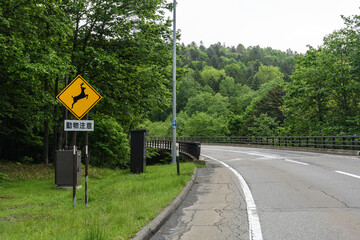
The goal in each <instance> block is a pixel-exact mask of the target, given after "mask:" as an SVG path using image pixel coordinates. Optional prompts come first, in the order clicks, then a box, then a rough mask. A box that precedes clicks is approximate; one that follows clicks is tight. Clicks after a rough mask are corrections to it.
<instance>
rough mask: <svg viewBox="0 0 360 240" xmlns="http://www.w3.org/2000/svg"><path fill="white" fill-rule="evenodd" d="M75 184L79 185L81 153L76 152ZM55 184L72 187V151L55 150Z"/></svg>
mask: <svg viewBox="0 0 360 240" xmlns="http://www.w3.org/2000/svg"><path fill="white" fill-rule="evenodd" d="M76 155H77V161H76V174H77V181H76V184H77V185H79V184H80V183H81V151H79V150H78V151H76ZM55 184H56V185H58V186H72V185H73V150H57V151H56V163H55Z"/></svg>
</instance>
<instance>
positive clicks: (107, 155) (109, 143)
mask: <svg viewBox="0 0 360 240" xmlns="http://www.w3.org/2000/svg"><path fill="white" fill-rule="evenodd" d="M94 120H95V121H96V130H95V131H94V132H92V133H90V134H89V141H90V142H91V143H92V144H91V149H90V151H91V165H92V166H97V167H119V168H126V167H127V166H128V165H129V159H130V146H129V140H128V139H127V136H126V134H125V133H124V131H123V128H122V127H121V125H120V124H119V123H118V122H117V121H116V120H115V119H114V118H111V117H109V116H106V115H97V116H96V117H95V118H94Z"/></svg>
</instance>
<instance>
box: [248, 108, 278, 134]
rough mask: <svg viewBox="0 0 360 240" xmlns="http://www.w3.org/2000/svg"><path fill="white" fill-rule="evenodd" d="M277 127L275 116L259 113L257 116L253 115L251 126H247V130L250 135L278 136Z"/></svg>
mask: <svg viewBox="0 0 360 240" xmlns="http://www.w3.org/2000/svg"><path fill="white" fill-rule="evenodd" d="M278 127H279V124H278V123H277V122H276V119H275V118H273V117H269V116H268V115H267V114H266V113H261V114H260V116H259V117H254V124H253V127H249V128H248V130H249V135H250V136H278V131H277V128H278Z"/></svg>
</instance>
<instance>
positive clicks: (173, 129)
mask: <svg viewBox="0 0 360 240" xmlns="http://www.w3.org/2000/svg"><path fill="white" fill-rule="evenodd" d="M173 18H174V19H173V98H172V104H173V105H172V145H171V155H172V161H171V164H176V0H174V17H173Z"/></svg>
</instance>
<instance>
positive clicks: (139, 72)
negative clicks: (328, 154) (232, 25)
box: [0, 0, 360, 168]
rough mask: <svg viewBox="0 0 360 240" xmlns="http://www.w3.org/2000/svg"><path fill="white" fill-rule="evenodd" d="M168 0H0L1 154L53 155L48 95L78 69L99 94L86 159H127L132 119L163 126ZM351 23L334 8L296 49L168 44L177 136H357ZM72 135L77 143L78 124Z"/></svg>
mask: <svg viewBox="0 0 360 240" xmlns="http://www.w3.org/2000/svg"><path fill="white" fill-rule="evenodd" d="M172 7H173V6H172V4H169V3H168V1H165V0H156V1H138V0H127V1H115V0H113V1H105V2H104V1H102V0H78V1H70V0H52V1H46V0H34V1H28V0H17V1H2V2H1V3H0V56H1V58H0V92H1V94H0V159H2V160H10V161H14V162H20V163H39V162H43V163H45V164H46V163H49V162H52V161H54V155H55V151H56V150H57V149H62V148H64V147H65V145H66V144H65V143H66V139H65V134H64V131H63V130H62V129H63V120H64V107H63V106H62V105H61V104H60V102H58V101H57V100H56V99H55V96H56V95H57V94H58V93H59V92H60V91H61V90H62V89H63V88H64V87H65V82H66V80H67V81H68V82H70V81H71V80H72V79H74V78H75V77H76V76H77V75H79V74H80V75H81V76H82V77H83V78H84V79H86V80H87V81H88V82H89V83H90V84H91V85H92V86H93V87H94V88H95V89H96V90H97V91H98V92H99V93H100V94H101V95H102V97H103V99H102V100H101V101H100V102H99V103H98V104H97V105H96V106H95V107H94V108H93V109H92V110H91V111H90V113H89V119H92V120H95V131H94V132H91V133H90V164H92V165H97V166H102V167H121V168H124V167H127V166H128V162H129V151H130V147H129V134H130V130H131V129H136V128H148V129H149V130H150V133H149V134H150V135H153V136H154V135H161V136H166V135H171V127H172V124H171V115H170V114H171V92H172V24H171V20H169V19H166V18H165V15H166V14H165V12H166V11H171V10H172ZM359 25H360V19H359V16H352V17H348V18H346V17H344V28H343V29H341V30H338V31H336V32H333V33H331V34H329V35H328V36H326V37H325V38H324V44H323V46H322V47H319V48H318V49H315V48H312V47H310V48H309V50H308V51H307V53H306V54H304V55H299V54H297V53H296V52H293V51H291V50H288V51H286V52H283V51H279V50H274V49H271V48H261V47H259V46H250V47H244V46H243V45H241V44H239V45H238V46H236V47H235V46H234V47H228V46H225V45H223V44H220V43H218V44H213V45H211V46H210V47H208V48H206V47H204V46H203V45H202V44H201V43H200V45H199V46H198V45H197V44H195V43H193V44H190V45H188V46H184V45H178V69H177V83H178V84H177V112H178V116H177V119H178V124H177V126H178V128H177V130H178V135H179V136H215V135H221V136H225V135H358V134H359V130H360V125H359V122H360V111H359V110H360V97H359V90H360V89H359V88H360V79H359V77H360V76H359V75H360V69H359V67H360V39H359V35H360V33H359V31H360V30H359V27H358V26H359ZM178 38H179V39H178V40H180V38H181V36H178ZM239 41H241V40H239ZM69 135H71V134H69ZM77 139H78V143H79V144H78V147H79V148H83V142H84V136H83V134H80V133H78V137H77ZM70 141H71V139H70V137H69V139H67V142H68V143H70ZM153 154H154V153H153ZM155 154H156V153H155Z"/></svg>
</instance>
